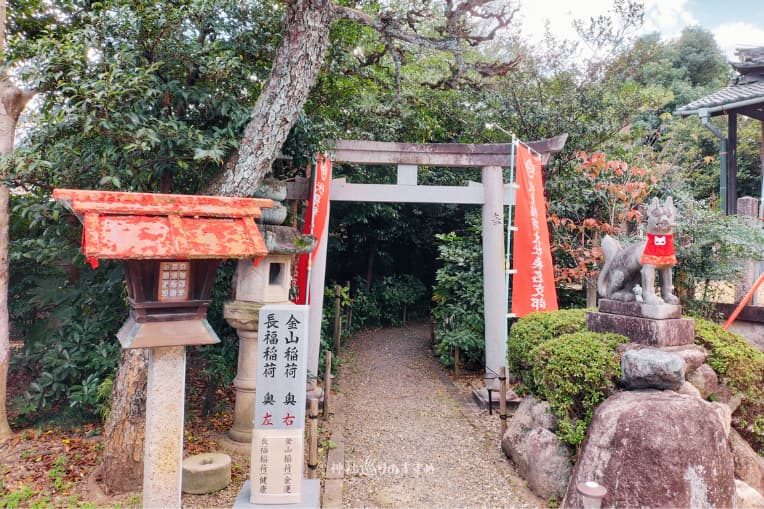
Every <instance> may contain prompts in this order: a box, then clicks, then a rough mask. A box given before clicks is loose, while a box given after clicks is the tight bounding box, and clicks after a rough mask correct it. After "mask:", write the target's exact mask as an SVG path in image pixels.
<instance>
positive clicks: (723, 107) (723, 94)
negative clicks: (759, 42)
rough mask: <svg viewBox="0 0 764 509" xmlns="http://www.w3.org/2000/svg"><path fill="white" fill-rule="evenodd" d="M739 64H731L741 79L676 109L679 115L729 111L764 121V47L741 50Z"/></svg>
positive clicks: (712, 113)
mask: <svg viewBox="0 0 764 509" xmlns="http://www.w3.org/2000/svg"><path fill="white" fill-rule="evenodd" d="M735 53H736V54H737V56H738V57H739V58H740V61H739V62H731V63H730V65H732V67H733V68H734V69H735V71H737V73H738V76H737V77H736V78H735V79H734V80H733V81H732V83H730V84H729V85H728V86H726V87H724V88H723V89H721V90H717V91H716V92H714V93H712V94H709V95H707V96H705V97H701V98H700V99H698V100H695V101H692V102H691V103H690V104H686V105H684V106H682V107H680V108H678V109H677V110H676V113H677V114H678V115H681V116H683V117H687V116H690V115H696V114H698V115H702V116H706V115H708V116H712V117H713V116H716V115H724V114H727V113H728V112H733V111H734V112H735V113H741V114H743V115H746V116H749V117H753V118H756V119H759V120H764V47H756V48H737V50H736V51H735Z"/></svg>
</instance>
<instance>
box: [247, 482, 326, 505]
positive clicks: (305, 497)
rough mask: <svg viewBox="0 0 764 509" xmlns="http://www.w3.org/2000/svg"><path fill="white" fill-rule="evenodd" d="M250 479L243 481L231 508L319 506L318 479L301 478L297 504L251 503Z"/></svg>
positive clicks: (319, 490)
mask: <svg viewBox="0 0 764 509" xmlns="http://www.w3.org/2000/svg"><path fill="white" fill-rule="evenodd" d="M250 491H251V487H250V481H249V480H247V481H244V486H242V488H241V491H240V492H239V496H238V497H236V502H234V504H233V509H319V508H320V507H321V481H320V480H319V479H303V480H302V499H301V500H300V502H299V503H297V504H267V505H266V504H252V503H250V501H249V495H250Z"/></svg>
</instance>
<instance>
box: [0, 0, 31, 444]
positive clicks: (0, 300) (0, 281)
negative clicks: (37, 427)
mask: <svg viewBox="0 0 764 509" xmlns="http://www.w3.org/2000/svg"><path fill="white" fill-rule="evenodd" d="M0 9H2V12H0V18H1V19H0V24H2V25H3V27H4V26H5V2H2V5H0ZM0 40H2V46H3V47H4V42H5V37H4V33H3V34H2V36H0ZM33 95H34V94H33V93H31V92H24V91H22V90H20V89H19V88H18V87H16V86H14V85H13V84H12V83H10V82H9V81H8V80H7V78H5V77H0V154H9V153H10V152H12V151H13V142H14V140H15V137H16V122H18V120H19V115H21V111H22V110H23V109H24V106H26V104H27V103H28V102H29V100H30V99H31V98H32V96H33ZM8 195H9V191H8V186H6V185H5V184H4V183H2V182H0V442H3V441H4V440H5V439H7V438H8V437H10V436H11V427H10V426H9V424H8V413H7V409H6V391H7V389H8V362H9V360H10V354H11V338H10V324H9V317H8V223H9V219H10V218H9V211H8Z"/></svg>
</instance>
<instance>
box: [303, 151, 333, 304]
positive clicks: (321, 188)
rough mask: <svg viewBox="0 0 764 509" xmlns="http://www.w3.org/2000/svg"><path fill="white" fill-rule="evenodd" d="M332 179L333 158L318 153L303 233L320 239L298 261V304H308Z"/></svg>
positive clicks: (327, 218)
mask: <svg viewBox="0 0 764 509" xmlns="http://www.w3.org/2000/svg"><path fill="white" fill-rule="evenodd" d="M331 181H332V160H331V159H329V158H328V157H324V156H323V155H321V154H318V159H317V161H316V169H315V174H314V176H313V192H312V193H311V196H310V201H309V202H308V209H307V210H306V211H305V223H304V226H303V229H302V232H303V233H309V234H312V235H314V236H315V237H316V239H318V241H317V242H316V247H315V248H314V249H313V251H312V252H311V253H307V254H303V255H300V257H299V260H298V263H297V290H298V294H297V296H296V297H295V298H294V299H293V301H294V302H295V303H296V304H308V303H309V302H308V284H309V280H310V268H311V266H312V265H313V257H314V256H315V255H316V252H317V251H318V245H319V244H320V243H321V237H322V236H323V233H324V230H325V229H326V228H327V227H328V223H329V187H330V185H331Z"/></svg>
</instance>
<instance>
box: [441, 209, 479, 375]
mask: <svg viewBox="0 0 764 509" xmlns="http://www.w3.org/2000/svg"><path fill="white" fill-rule="evenodd" d="M466 221H467V224H468V229H467V231H466V232H464V233H463V234H461V235H457V234H456V233H453V232H452V233H448V234H440V235H436V236H435V238H436V239H437V240H438V243H439V245H438V252H439V255H438V260H439V261H440V262H441V263H442V264H443V266H442V267H441V268H439V269H438V271H437V273H436V275H435V288H434V291H433V296H432V300H433V301H434V302H435V307H434V308H433V310H432V316H433V318H434V320H435V336H436V338H437V341H438V344H437V345H436V347H435V351H436V352H437V354H438V355H439V356H440V360H441V362H442V363H443V364H445V365H446V366H453V363H454V358H453V352H454V350H455V349H456V348H459V350H460V351H461V352H462V358H463V359H464V361H465V364H466V365H467V366H468V367H473V366H474V367H477V366H481V365H482V364H483V358H484V351H485V339H484V337H485V330H484V329H485V324H484V322H483V254H482V247H481V246H482V240H481V233H480V231H481V226H480V225H481V221H482V219H481V216H480V214H479V213H471V214H468V215H467V217H466Z"/></svg>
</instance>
